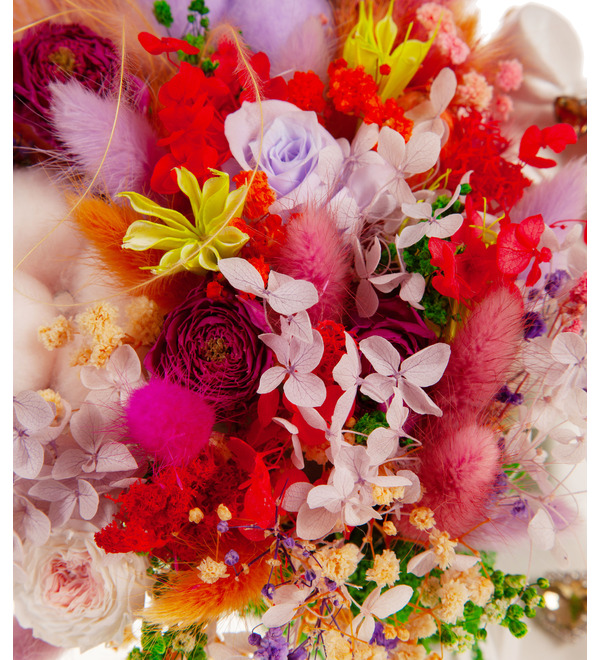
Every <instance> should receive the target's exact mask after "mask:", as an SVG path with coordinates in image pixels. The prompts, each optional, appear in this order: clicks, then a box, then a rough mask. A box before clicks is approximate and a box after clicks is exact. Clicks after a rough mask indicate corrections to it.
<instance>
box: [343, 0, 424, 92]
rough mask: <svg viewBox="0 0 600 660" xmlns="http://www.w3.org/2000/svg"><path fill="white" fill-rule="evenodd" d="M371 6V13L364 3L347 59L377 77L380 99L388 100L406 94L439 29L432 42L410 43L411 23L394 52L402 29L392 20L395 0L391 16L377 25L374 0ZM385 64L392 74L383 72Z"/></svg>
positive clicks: (347, 45) (348, 44)
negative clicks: (406, 89)
mask: <svg viewBox="0 0 600 660" xmlns="http://www.w3.org/2000/svg"><path fill="white" fill-rule="evenodd" d="M367 6H368V10H367V9H365V3H364V1H363V0H361V3H360V5H359V19H358V23H357V24H356V26H355V28H354V30H352V32H351V33H350V34H349V35H348V38H347V39H346V43H345V44H344V55H343V57H344V59H345V60H346V62H347V63H348V66H349V67H350V68H356V67H357V66H363V67H364V68H365V72H366V73H368V74H370V75H371V76H373V78H374V79H375V82H376V83H377V84H378V85H379V90H378V93H379V96H381V98H382V99H383V100H384V101H386V100H387V99H389V98H392V97H394V98H395V97H397V96H399V95H400V94H401V93H402V92H403V91H404V88H405V87H406V85H408V83H409V82H410V81H411V79H412V78H413V76H414V75H415V73H416V72H417V69H418V68H419V67H420V66H421V62H423V60H424V59H425V56H426V55H427V53H428V52H429V49H430V48H431V44H432V43H433V40H434V38H435V35H436V33H437V30H435V32H434V33H433V35H432V36H431V38H430V39H429V41H418V40H416V39H410V40H409V38H408V37H409V36H410V31H411V27H412V23H411V25H410V26H409V28H408V31H407V33H406V36H405V37H404V41H403V42H402V43H401V44H400V45H399V46H397V47H396V48H395V49H394V50H393V51H392V48H393V46H394V42H395V40H396V36H397V34H398V26H397V25H396V23H394V20H393V19H392V10H393V8H394V0H390V4H389V7H388V11H387V14H386V15H385V17H384V18H382V19H381V20H380V21H378V22H377V24H376V25H375V24H374V22H373V0H367ZM384 65H387V66H389V67H390V69H391V70H390V72H389V74H388V75H384V74H382V73H381V71H380V69H381V67H382V66H384Z"/></svg>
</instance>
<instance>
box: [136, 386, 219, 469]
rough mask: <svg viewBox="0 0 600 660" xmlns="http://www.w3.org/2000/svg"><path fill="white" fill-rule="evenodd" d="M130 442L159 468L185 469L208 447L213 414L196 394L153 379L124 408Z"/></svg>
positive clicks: (201, 397) (203, 400)
mask: <svg viewBox="0 0 600 660" xmlns="http://www.w3.org/2000/svg"><path fill="white" fill-rule="evenodd" d="M125 415H126V418H127V426H128V430H129V436H130V438H131V440H132V441H133V442H135V443H137V444H138V445H140V447H142V449H144V450H145V451H146V452H147V453H148V454H150V455H151V456H154V457H155V458H156V459H157V461H158V462H159V463H160V464H161V465H163V466H164V465H176V466H178V465H185V464H186V463H188V462H189V461H191V460H193V459H195V458H197V457H198V456H199V455H200V454H201V453H202V451H203V450H204V448H205V447H206V446H207V445H208V441H209V439H210V434H211V431H212V427H213V425H214V423H215V412H214V410H213V408H212V407H211V406H210V404H208V403H207V402H206V400H205V399H204V397H203V396H202V395H201V394H198V392H194V391H192V390H188V389H186V388H185V387H181V385H177V384H175V383H171V382H169V381H167V380H160V379H153V380H150V381H149V382H148V383H147V384H146V385H145V386H144V387H141V388H139V389H137V390H135V391H134V392H133V394H132V395H131V397H130V398H129V400H128V401H127V405H126V407H125Z"/></svg>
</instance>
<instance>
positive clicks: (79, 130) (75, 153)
mask: <svg viewBox="0 0 600 660" xmlns="http://www.w3.org/2000/svg"><path fill="white" fill-rule="evenodd" d="M51 89H52V116H53V126H54V130H55V133H56V137H57V138H58V139H59V140H61V141H62V142H63V143H64V144H65V146H66V149H67V151H68V152H69V154H70V155H71V157H72V158H73V160H74V161H75V164H76V166H77V167H78V168H79V169H81V170H82V171H83V172H84V173H85V174H86V176H87V178H88V179H89V180H91V179H92V178H93V177H94V176H95V175H96V173H97V172H98V170H100V171H99V173H98V177H97V178H96V184H97V185H98V186H101V187H102V186H104V188H105V192H107V193H108V194H109V195H111V196H113V195H115V194H116V193H118V192H123V191H133V192H139V193H142V192H145V191H146V189H147V187H148V184H149V181H150V175H151V174H152V170H153V168H154V165H155V163H156V161H157V160H158V157H159V155H160V154H159V153H158V151H157V147H156V146H155V145H156V141H157V136H156V135H155V134H154V131H153V130H152V128H151V126H150V124H149V123H148V121H147V120H146V118H145V117H143V116H142V115H141V114H139V113H137V112H135V111H134V110H132V109H131V108H130V107H128V106H127V105H126V104H124V103H121V105H120V107H118V104H117V100H116V99H113V98H109V97H102V96H99V95H98V94H95V93H94V92H91V91H90V90H88V89H86V88H85V87H83V85H81V84H80V83H78V82H76V81H71V82H68V83H65V84H58V83H54V84H52V86H51ZM117 107H118V117H117V122H116V125H115V130H114V133H113V134H112V137H111V132H112V129H113V123H114V121H115V114H116V113H117ZM109 143H110V146H109V148H108V151H107V145H109ZM105 152H106V157H104V156H105ZM103 158H104V162H102V159H103Z"/></svg>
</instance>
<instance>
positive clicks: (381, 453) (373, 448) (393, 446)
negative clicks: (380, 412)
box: [367, 426, 398, 465]
mask: <svg viewBox="0 0 600 660" xmlns="http://www.w3.org/2000/svg"><path fill="white" fill-rule="evenodd" d="M397 449H398V434H397V433H396V432H395V431H392V429H386V428H385V427H383V426H380V427H379V428H376V429H374V430H373V431H371V433H370V434H369V437H368V438H367V451H368V453H369V457H370V458H371V464H372V465H381V464H382V463H383V462H384V461H386V460H387V459H388V458H389V457H390V456H392V455H393V454H394V453H395V452H396V450H397Z"/></svg>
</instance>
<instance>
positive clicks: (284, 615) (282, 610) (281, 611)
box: [262, 603, 298, 628]
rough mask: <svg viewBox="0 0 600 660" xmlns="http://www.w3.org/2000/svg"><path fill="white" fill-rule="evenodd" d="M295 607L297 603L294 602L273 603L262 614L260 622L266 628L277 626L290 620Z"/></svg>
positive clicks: (296, 607)
mask: <svg viewBox="0 0 600 660" xmlns="http://www.w3.org/2000/svg"><path fill="white" fill-rule="evenodd" d="M297 609H298V605H297V604H296V603H283V604H282V605H274V606H273V607H271V608H269V609H268V610H267V611H266V612H265V613H264V614H263V617H262V622H263V624H264V625H265V626H267V628H278V627H279V626H283V625H285V624H286V623H287V622H288V621H291V620H292V619H293V618H294V614H295V613H296V610H297Z"/></svg>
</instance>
